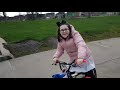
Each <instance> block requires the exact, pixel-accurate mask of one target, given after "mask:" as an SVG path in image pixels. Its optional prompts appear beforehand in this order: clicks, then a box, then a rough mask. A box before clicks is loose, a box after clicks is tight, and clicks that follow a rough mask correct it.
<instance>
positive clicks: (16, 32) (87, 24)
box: [0, 16, 120, 43]
mask: <svg viewBox="0 0 120 90" xmlns="http://www.w3.org/2000/svg"><path fill="white" fill-rule="evenodd" d="M66 20H67V22H69V23H71V24H72V25H74V27H75V28H76V30H78V31H79V32H80V33H81V35H82V36H83V38H84V39H85V40H86V41H94V40H100V39H106V38H112V37H120V16H105V17H92V18H79V19H66ZM57 21H61V19H50V20H37V21H24V22H23V21H16V22H0V37H2V38H4V39H5V40H6V41H7V42H8V43H14V42H19V41H22V40H26V39H33V40H38V41H41V40H44V39H47V38H49V37H56V34H57V26H56V22H57Z"/></svg>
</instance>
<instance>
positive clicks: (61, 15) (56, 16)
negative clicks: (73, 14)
mask: <svg viewBox="0 0 120 90" xmlns="http://www.w3.org/2000/svg"><path fill="white" fill-rule="evenodd" d="M65 16H66V14H65V12H58V13H56V15H55V18H65Z"/></svg>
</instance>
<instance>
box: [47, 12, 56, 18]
mask: <svg viewBox="0 0 120 90" xmlns="http://www.w3.org/2000/svg"><path fill="white" fill-rule="evenodd" d="M54 17H55V13H46V19H48V18H54Z"/></svg>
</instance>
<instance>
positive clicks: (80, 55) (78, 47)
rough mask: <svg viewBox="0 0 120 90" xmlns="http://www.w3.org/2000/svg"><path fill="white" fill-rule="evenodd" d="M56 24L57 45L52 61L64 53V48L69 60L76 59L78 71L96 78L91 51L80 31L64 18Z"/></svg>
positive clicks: (55, 61)
mask: <svg viewBox="0 0 120 90" xmlns="http://www.w3.org/2000/svg"><path fill="white" fill-rule="evenodd" d="M56 24H57V26H58V36H57V39H58V46H57V51H56V53H55V54H54V55H53V62H54V63H57V61H58V60H59V58H60V57H61V56H62V54H63V53H64V50H66V52H67V54H68V55H69V57H70V62H72V61H73V60H76V64H77V65H79V70H80V72H85V77H91V78H97V74H96V68H95V64H94V59H93V57H92V55H91V51H90V49H89V48H88V47H87V45H86V43H85V41H84V40H83V38H82V36H81V35H80V33H79V32H78V31H76V30H75V28H74V27H73V26H72V25H70V24H68V23H66V21H64V20H62V22H57V23H56ZM83 60H86V62H83ZM77 68H78V67H77Z"/></svg>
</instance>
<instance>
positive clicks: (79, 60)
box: [76, 59, 84, 65]
mask: <svg viewBox="0 0 120 90" xmlns="http://www.w3.org/2000/svg"><path fill="white" fill-rule="evenodd" d="M82 63H84V61H83V59H77V60H76V64H77V65H80V64H82Z"/></svg>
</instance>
